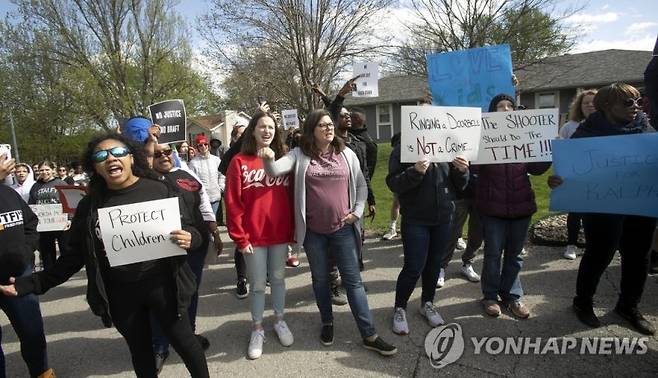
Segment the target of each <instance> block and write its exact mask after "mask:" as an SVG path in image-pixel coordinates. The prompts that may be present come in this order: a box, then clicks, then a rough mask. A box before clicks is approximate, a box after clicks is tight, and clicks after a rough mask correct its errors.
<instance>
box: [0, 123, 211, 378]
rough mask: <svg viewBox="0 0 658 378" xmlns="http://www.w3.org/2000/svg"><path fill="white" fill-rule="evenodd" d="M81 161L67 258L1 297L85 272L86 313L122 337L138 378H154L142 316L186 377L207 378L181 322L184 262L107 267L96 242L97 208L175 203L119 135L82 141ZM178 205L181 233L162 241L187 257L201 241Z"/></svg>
mask: <svg viewBox="0 0 658 378" xmlns="http://www.w3.org/2000/svg"><path fill="white" fill-rule="evenodd" d="M84 162H85V169H86V171H88V172H93V174H92V176H91V179H90V182H89V194H88V195H87V196H86V197H85V198H84V199H83V200H82V201H80V203H79V204H78V208H77V210H76V214H75V217H74V218H73V222H72V226H71V243H70V246H71V248H70V251H69V252H68V253H66V254H63V255H62V256H61V257H60V258H59V259H58V260H57V262H56V263H55V265H53V266H52V267H50V268H48V269H45V270H44V271H42V272H39V273H36V274H33V275H31V276H27V277H20V278H16V279H14V278H11V279H10V282H13V284H10V285H6V286H0V291H1V292H2V293H3V294H5V295H21V296H22V295H26V294H30V293H36V294H43V293H45V292H46V291H48V290H49V289H50V288H52V287H54V286H57V285H60V284H62V283H63V282H65V281H66V280H68V279H69V278H70V277H71V276H72V275H73V274H74V273H76V272H78V271H79V270H80V269H81V268H82V267H83V266H86V272H87V279H88V288H87V301H88V302H89V306H90V307H91V310H92V311H93V312H94V314H96V315H98V316H100V317H101V318H102V320H103V323H104V324H105V326H107V327H110V326H111V325H112V324H114V325H115V326H116V328H117V330H118V331H119V332H120V333H121V335H122V336H123V337H124V339H125V340H126V342H127V343H128V347H129V348H130V353H131V356H132V363H133V367H134V369H135V373H136V375H137V376H138V377H155V376H156V369H155V361H154V359H153V346H152V344H151V325H150V318H149V313H150V312H152V313H153V314H155V315H156V317H157V319H158V321H159V323H160V325H161V326H162V329H163V331H164V333H165V335H166V336H167V338H168V339H169V340H170V341H171V343H172V345H173V346H174V349H175V350H176V352H178V354H180V356H181V358H182V359H183V362H184V363H185V366H186V367H187V369H188V371H189V372H190V375H191V376H192V377H208V376H209V374H208V366H207V364H206V359H205V356H204V353H203V350H202V349H201V345H200V344H199V342H198V341H197V339H196V338H195V337H194V333H193V332H192V328H191V326H190V322H189V319H188V317H187V307H188V305H189V303H190V298H191V296H192V294H193V293H194V290H195V286H196V285H195V280H194V274H193V273H192V272H191V270H190V268H189V266H188V265H187V263H186V261H185V256H184V255H183V256H180V255H179V256H174V257H165V258H160V259H156V260H146V261H141V262H137V263H132V264H127V265H120V266H110V263H109V260H108V255H107V253H106V248H105V246H104V242H103V240H102V239H101V236H100V228H99V223H98V222H99V209H101V208H104V207H115V206H122V205H129V204H135V203H141V202H146V201H153V200H159V199H166V198H170V197H177V192H176V191H175V189H174V188H173V187H171V186H170V185H168V184H166V182H163V181H160V180H159V176H158V175H157V174H156V173H155V172H154V171H152V170H150V169H149V166H148V162H147V160H146V156H145V153H144V149H143V147H142V146H140V145H136V144H134V143H133V142H132V141H130V140H128V139H127V138H125V137H124V136H121V135H119V134H107V135H103V136H101V137H98V138H96V139H94V140H92V141H91V142H89V144H88V146H87V150H86V152H85V155H84ZM178 203H179V207H180V215H181V219H180V222H181V224H182V230H174V231H172V232H171V234H170V239H171V242H173V243H174V244H175V245H176V246H177V247H178V248H181V249H183V250H192V249H195V248H197V247H198V246H199V243H200V242H201V236H200V234H199V231H198V230H197V229H195V228H194V226H193V221H192V218H191V216H190V214H189V210H188V209H187V208H186V206H185V203H184V202H182V201H181V200H180V199H179V200H178ZM136 231H139V229H137V230H136Z"/></svg>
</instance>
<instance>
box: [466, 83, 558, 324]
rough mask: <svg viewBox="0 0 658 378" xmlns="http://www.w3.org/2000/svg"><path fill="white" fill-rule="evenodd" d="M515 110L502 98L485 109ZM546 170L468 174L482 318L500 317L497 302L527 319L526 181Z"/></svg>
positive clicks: (487, 169)
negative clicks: (480, 257)
mask: <svg viewBox="0 0 658 378" xmlns="http://www.w3.org/2000/svg"><path fill="white" fill-rule="evenodd" d="M514 109H515V103H514V98H512V97H511V96H508V95H505V94H499V95H496V96H495V97H494V98H493V99H491V102H490V104H489V111H490V112H510V111H513V110H514ZM550 167H551V163H550V162H545V163H544V162H542V163H511V164H483V165H475V166H473V167H472V168H471V170H472V171H473V173H476V174H478V184H477V189H476V194H475V206H476V208H477V210H478V212H479V214H480V220H481V224H482V233H483V236H484V262H483V264H482V281H481V287H482V294H483V295H484V299H483V300H482V305H483V306H484V311H485V313H486V314H487V315H490V316H500V314H501V310H500V305H499V304H498V303H499V302H498V299H499V297H500V299H501V300H502V303H503V304H504V305H505V306H507V308H508V309H509V310H510V312H511V313H512V314H513V315H514V316H516V317H518V318H520V319H526V318H528V317H529V316H530V311H529V310H528V308H527V307H526V306H525V305H524V304H523V302H521V297H522V296H523V289H522V287H521V280H520V278H519V273H520V272H521V267H522V266H523V257H522V256H521V251H522V250H523V244H524V243H525V240H526V236H527V233H528V227H529V226H530V218H531V216H532V214H534V213H535V212H536V211H537V204H536V203H535V193H534V192H533V190H532V185H531V183H530V179H529V178H528V175H529V174H531V175H537V176H538V175H541V174H543V173H544V172H546V171H547V170H548V169H549V168H550Z"/></svg>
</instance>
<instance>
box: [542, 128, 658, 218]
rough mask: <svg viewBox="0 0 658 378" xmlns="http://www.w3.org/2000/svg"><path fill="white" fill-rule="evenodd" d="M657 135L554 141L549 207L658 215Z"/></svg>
mask: <svg viewBox="0 0 658 378" xmlns="http://www.w3.org/2000/svg"><path fill="white" fill-rule="evenodd" d="M656 146H658V133H652V134H634V135H623V136H609V137H596V138H581V139H557V140H555V141H554V142H553V167H554V170H555V174H556V175H558V176H561V177H562V180H563V182H562V185H560V186H558V187H557V188H555V189H553V191H552V192H551V205H550V208H551V210H553V211H572V212H582V213H605V214H629V215H644V216H648V217H658V149H656Z"/></svg>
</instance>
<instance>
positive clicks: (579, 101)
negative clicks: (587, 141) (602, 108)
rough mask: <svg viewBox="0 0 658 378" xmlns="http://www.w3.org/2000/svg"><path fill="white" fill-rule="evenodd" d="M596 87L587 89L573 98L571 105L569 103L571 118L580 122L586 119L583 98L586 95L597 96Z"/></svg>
mask: <svg viewBox="0 0 658 378" xmlns="http://www.w3.org/2000/svg"><path fill="white" fill-rule="evenodd" d="M595 95H596V89H586V90H584V91H582V92H580V93H578V95H577V96H576V97H575V98H574V99H573V101H572V102H571V105H569V120H570V121H576V122H580V121H582V120H584V119H585V114H583V106H582V105H583V98H585V96H595Z"/></svg>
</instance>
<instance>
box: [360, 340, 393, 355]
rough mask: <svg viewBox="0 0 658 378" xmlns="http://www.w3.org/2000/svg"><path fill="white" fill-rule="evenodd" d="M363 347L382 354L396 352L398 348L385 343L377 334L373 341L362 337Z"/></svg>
mask: <svg viewBox="0 0 658 378" xmlns="http://www.w3.org/2000/svg"><path fill="white" fill-rule="evenodd" d="M363 347H364V348H366V349H370V350H374V351H375V352H377V353H379V354H381V355H382V356H392V355H394V354H396V353H397V352H398V348H396V347H394V346H393V345H391V344H389V343H387V342H386V341H384V340H383V339H382V338H381V337H379V336H377V338H376V339H375V340H373V341H368V340H367V339H363Z"/></svg>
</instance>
